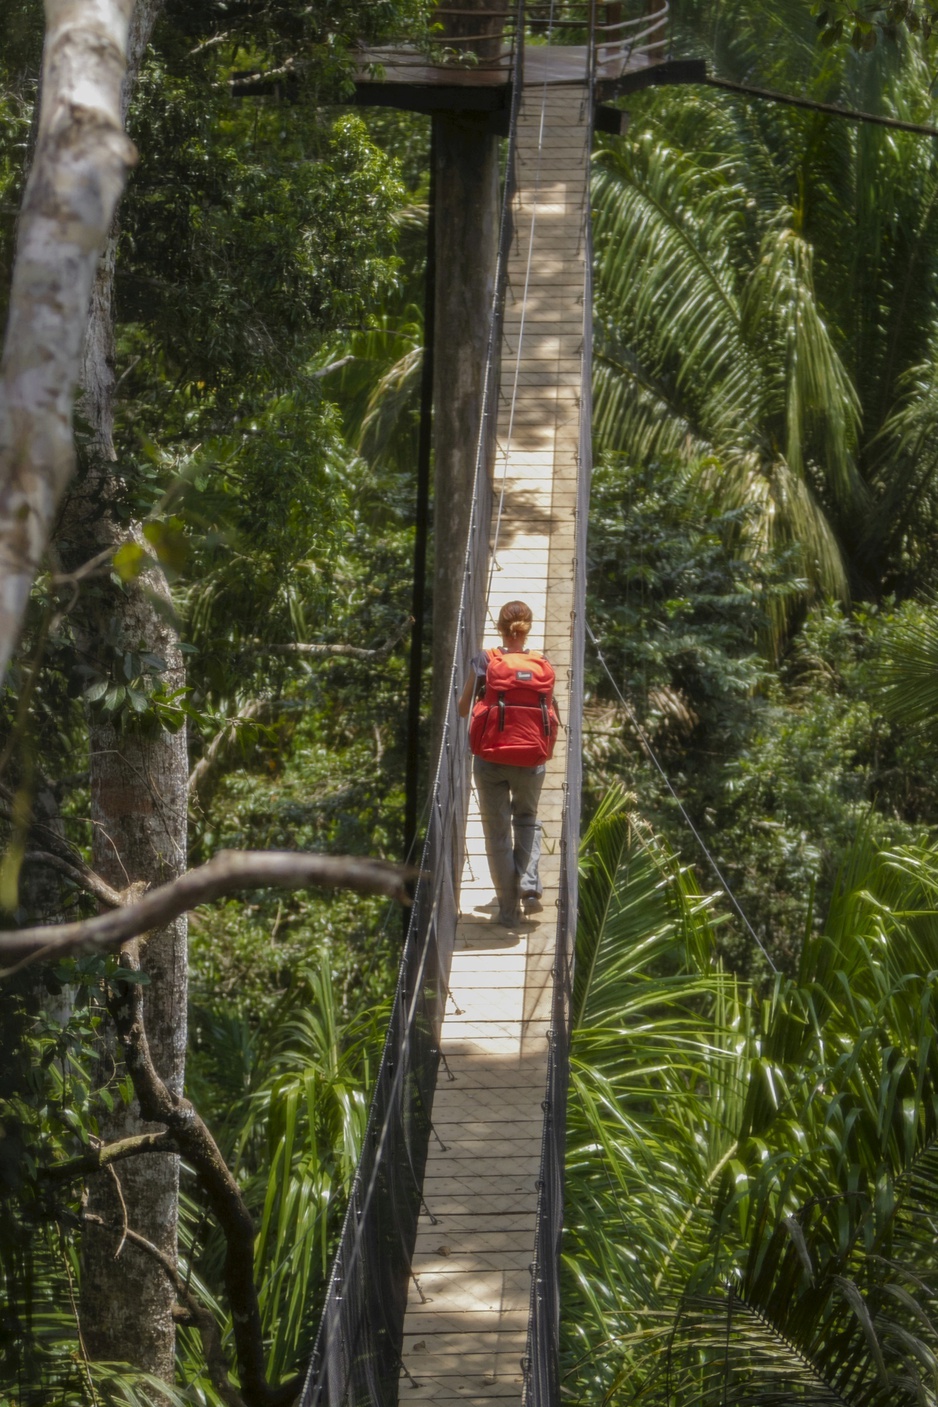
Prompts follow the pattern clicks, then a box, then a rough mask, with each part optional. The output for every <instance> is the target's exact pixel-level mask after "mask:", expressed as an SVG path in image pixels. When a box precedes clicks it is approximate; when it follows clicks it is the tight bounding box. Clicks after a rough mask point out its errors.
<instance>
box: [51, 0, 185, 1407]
mask: <svg viewBox="0 0 938 1407" xmlns="http://www.w3.org/2000/svg"><path fill="white" fill-rule="evenodd" d="M161 8H162V0H137V3H136V5H135V6H134V9H133V14H132V17H131V25H130V35H129V41H128V56H127V64H126V69H125V73H124V77H123V82H122V86H121V94H120V114H119V115H120V118H121V120H122V122H126V118H127V111H128V107H129V103H130V98H131V93H132V89H133V85H134V83H135V81H136V77H137V74H138V72H139V68H140V64H141V62H142V59H143V56H144V53H145V51H146V46H147V43H148V41H149V38H150V34H151V33H152V29H153V25H154V23H155V21H156V19H157V16H158V14H159V12H160V9H161ZM117 235H118V231H117V228H116V225H115V226H112V228H111V231H110V237H109V239H108V242H107V246H106V249H105V251H104V255H103V257H102V259H101V260H100V264H99V267H98V272H97V278H96V280H95V283H94V287H93V291H92V297H91V307H90V317H89V322H88V332H87V337H86V340H85V345H84V351H83V358H82V367H81V385H82V400H81V410H82V415H83V418H84V419H85V421H86V423H87V424H88V425H89V426H90V428H91V443H90V446H89V449H88V453H87V455H86V457H85V458H86V463H85V464H84V466H83V470H82V473H81V474H80V476H79V478H78V479H77V480H76V481H75V483H74V484H73V486H72V489H71V491H70V493H69V495H68V498H67V501H66V503H65V505H64V507H63V512H62V516H61V522H60V526H59V531H58V536H57V546H58V550H59V552H60V554H61V557H62V560H63V562H64V563H65V565H66V566H67V567H68V568H70V569H74V568H75V567H77V566H78V565H80V563H81V562H83V561H87V560H88V559H89V558H92V557H95V556H97V555H98V554H99V553H102V552H106V551H107V550H109V549H110V550H112V551H113V550H115V549H116V548H117V547H118V546H119V545H120V543H121V542H122V541H125V540H126V539H127V536H128V528H127V525H126V522H124V521H122V520H121V518H120V517H119V516H118V513H117V507H118V502H117V501H118V498H119V496H120V494H121V493H122V491H123V488H124V484H123V481H122V477H121V473H120V470H119V466H118V465H117V463H116V454H115V450H114V391H115V378H114V269H115V264H116V251H117ZM129 532H130V535H131V536H135V537H137V539H138V540H139V541H140V542H141V544H142V541H143V540H142V535H141V532H140V528H139V526H137V527H134V526H131V528H130V530H129ZM72 619H73V621H74V623H75V628H76V630H77V631H78V633H79V634H80V635H81V637H82V646H83V650H84V652H85V654H86V657H87V658H89V659H91V660H96V661H97V662H98V664H99V666H100V668H101V669H102V671H103V672H107V670H108V668H109V667H110V666H111V665H112V664H113V662H114V660H115V659H116V658H119V657H120V655H121V654H122V652H123V651H124V650H137V649H139V648H140V646H141V644H142V643H143V644H145V646H146V649H147V650H148V651H150V652H151V653H153V654H154V655H158V656H160V657H161V658H162V659H163V660H164V661H165V665H166V668H165V671H164V672H163V673H162V675H161V676H160V681H161V683H162V684H163V685H164V686H165V687H166V688H168V689H170V690H176V689H181V688H182V687H183V686H184V684H185V668H184V664H183V658H182V653H181V651H180V649H179V640H178V637H177V633H176V629H175V626H174V625H173V623H172V621H173V612H172V602H171V599H170V592H169V588H168V585H167V583H166V580H165V578H164V576H163V574H162V572H161V571H159V569H157V568H153V569H151V570H149V571H147V572H146V573H145V574H144V575H143V576H142V577H141V578H140V579H139V580H138V581H136V582H134V583H131V584H129V585H127V586H125V587H124V588H118V587H115V586H114V585H113V584H112V583H111V582H110V580H109V579H104V580H101V581H99V582H97V583H95V584H93V585H87V586H86V587H84V588H83V589H82V591H81V594H80V597H79V601H78V605H77V607H76V609H75V610H74V612H73V613H72ZM105 641H106V643H105ZM89 742H90V747H89V770H90V788H91V820H92V827H93V836H92V866H93V868H94V870H95V871H96V872H97V873H98V874H99V875H100V876H101V877H102V878H103V879H104V880H106V881H107V882H108V883H109V884H111V885H113V886H114V888H115V889H118V890H125V889H126V888H127V887H128V886H130V885H134V886H137V885H139V886H140V888H141V889H142V888H144V887H147V886H157V885H162V884H166V883H169V882H171V881H173V880H175V879H177V878H178V877H179V876H180V875H181V874H182V873H183V872H184V871H185V869H186V849H187V845H186V842H187V809H188V808H187V799H188V791H187V784H188V759H187V754H186V738H185V731H184V730H182V731H180V732H179V733H176V734H170V733H167V732H164V731H162V730H160V729H158V728H152V727H151V728H143V729H141V728H139V727H134V726H132V725H128V726H126V727H124V728H118V727H116V726H115V724H114V723H113V722H112V721H109V720H108V718H106V717H103V716H101V715H100V714H99V715H94V714H93V715H92V716H91V718H90V720H89ZM144 968H145V971H146V973H147V976H148V978H149V984H148V986H147V988H146V992H145V996H144V1004H145V1010H146V1022H147V1029H148V1032H149V1040H150V1049H151V1054H152V1057H153V1062H154V1065H155V1067H156V1070H157V1071H158V1073H159V1076H160V1078H161V1079H162V1080H163V1081H164V1083H165V1084H166V1087H167V1088H168V1090H169V1091H170V1093H171V1094H172V1095H173V1096H174V1097H176V1098H178V1097H180V1096H181V1094H182V1088H183V1078H184V1071H185V1052H186V1036H187V1026H186V1000H187V924H186V918H185V916H184V915H180V916H178V917H177V918H175V919H173V920H172V921H171V922H168V923H167V924H165V925H164V926H163V927H161V928H159V929H157V930H156V931H155V932H153V934H152V935H151V937H150V940H149V942H148V943H147V947H146V954H145V959H144ZM113 1058H114V1053H113V1052H111V1051H107V1052H105V1053H104V1058H103V1062H102V1078H103V1079H105V1080H106V1079H108V1078H111V1077H112V1066H111V1062H112V1060H113ZM103 1124H104V1126H103V1127H102V1129H101V1136H102V1137H103V1138H105V1139H107V1140H113V1139H120V1138H127V1137H132V1136H136V1135H138V1134H141V1133H147V1132H152V1131H153V1126H152V1125H151V1124H149V1123H147V1122H146V1121H145V1120H143V1119H142V1118H141V1116H140V1111H139V1108H138V1106H137V1104H136V1103H134V1104H133V1105H131V1106H130V1107H125V1106H123V1105H119V1107H117V1108H115V1110H114V1112H113V1114H111V1115H109V1116H108V1117H107V1118H106V1120H104V1121H103ZM178 1201H179V1160H178V1158H177V1157H175V1156H173V1155H172V1154H160V1155H158V1156H154V1157H152V1158H146V1159H140V1160H137V1161H134V1162H131V1163H129V1164H128V1165H127V1166H126V1167H122V1168H121V1169H120V1170H119V1171H117V1170H112V1171H111V1172H109V1173H100V1174H98V1175H96V1176H95V1177H93V1178H92V1179H91V1180H90V1181H89V1184H88V1192H87V1199H86V1211H87V1214H88V1219H87V1222H86V1228H85V1232H84V1235H83V1237H82V1274H81V1292H80V1300H79V1310H80V1316H81V1323H82V1337H83V1340H84V1343H85V1347H86V1348H87V1351H88V1352H89V1354H90V1355H91V1357H92V1358H96V1359H106V1360H111V1361H114V1360H117V1361H123V1362H130V1363H133V1364H134V1366H135V1367H138V1368H140V1369H144V1370H146V1371H147V1372H150V1373H153V1374H154V1375H156V1376H157V1377H162V1378H164V1379H166V1380H167V1381H170V1380H171V1379H172V1376H173V1358H174V1351H175V1321H174V1315H173V1303H174V1297H175V1296H174V1288H173V1284H172V1281H171V1279H170V1277H168V1276H167V1275H166V1273H165V1270H164V1269H163V1267H162V1266H161V1265H160V1264H159V1263H158V1261H157V1260H156V1259H154V1257H153V1256H151V1255H148V1254H147V1253H146V1252H145V1251H144V1250H142V1249H141V1248H140V1246H139V1245H138V1244H136V1243H135V1242H134V1241H133V1239H132V1238H128V1240H127V1242H126V1244H124V1246H123V1248H122V1249H121V1251H120V1254H119V1255H115V1252H116V1250H117V1247H118V1245H119V1244H120V1239H121V1238H120V1232H119V1231H118V1232H117V1234H115V1232H114V1230H113V1228H114V1227H118V1228H120V1227H121V1226H122V1225H123V1224H124V1223H125V1221H126V1224H127V1225H128V1226H129V1227H130V1228H131V1229H132V1230H133V1231H134V1232H136V1233H137V1235H138V1236H139V1237H142V1238H143V1239H145V1240H146V1241H147V1242H149V1243H151V1244H152V1245H154V1246H156V1247H157V1248H158V1249H159V1251H160V1253H161V1254H162V1256H163V1257H164V1258H165V1259H166V1261H167V1262H168V1263H171V1264H175V1263H176V1256H177V1223H178Z"/></svg>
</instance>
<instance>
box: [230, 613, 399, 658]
mask: <svg viewBox="0 0 938 1407" xmlns="http://www.w3.org/2000/svg"><path fill="white" fill-rule="evenodd" d="M413 623H414V618H413V616H408V617H407V619H406V620H405V621H403V622H402V623H401V627H400V629H399V630H398V631H397V633H396V634H395V635H393V636H392V637H391V639H390V640H385V642H384V644H383V645H379V646H378V648H377V649H375V650H365V649H362V648H361V647H360V646H359V645H344V644H338V645H321V644H318V643H316V644H309V645H306V644H303V643H301V642H300V641H292V642H290V643H288V644H285V645H268V644H267V643H266V641H263V640H255V641H254V648H255V650H257V651H258V653H263V654H267V655H317V656H320V657H325V658H327V659H330V658H337V657H343V656H344V657H345V658H348V659H353V660H370V661H371V662H372V664H381V663H383V661H384V660H386V659H390V657H391V654H392V652H393V650H394V648H395V646H397V645H399V644H400V642H401V641H402V640H403V638H404V636H405V635H406V634H407V631H408V630H409V629H410V627H411V626H412V625H413Z"/></svg>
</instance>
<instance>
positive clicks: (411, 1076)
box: [300, 0, 659, 1407]
mask: <svg viewBox="0 0 938 1407" xmlns="http://www.w3.org/2000/svg"><path fill="white" fill-rule="evenodd" d="M600 8H601V9H602V10H604V11H605V14H604V16H603V19H604V22H605V28H603V27H602V26H600V25H598V24H597V6H596V3H595V0H590V3H587V4H561V3H553V2H552V0H545V2H544V3H540V4H531V3H528V4H527V6H526V5H525V0H517V3H516V4H515V6H514V8H513V9H512V10H511V11H510V12H509V11H508V10H506V11H505V13H504V19H505V23H506V24H508V25H509V26H510V31H511V32H510V39H509V40H508V41H506V42H508V43H510V49H511V79H512V96H511V107H510V114H511V115H510V123H509V138H508V150H507V162H506V169H505V180H504V187H503V196H502V206H501V216H500V233H499V246H498V258H497V264H496V274H495V284H494V294H493V298H492V304H491V309H490V323H489V333H488V347H487V356H486V367H485V378H484V389H483V396H482V407H481V416H480V424H479V431H478V441H477V449H476V465H475V489H474V497H473V504H472V512H471V520H470V526H469V532H468V539H467V542H466V546H465V553H464V558H463V578H462V596H461V604H460V611H459V624H458V630H457V634H456V639H455V643H454V649H453V657H452V664H451V672H450V687H449V694H448V706H447V712H446V717H445V720H444V722H443V726H442V741H441V746H440V752H439V757H438V760H437V765H436V772H435V776H434V779H433V784H432V788H431V794H430V802H429V815H428V821H427V831H426V839H425V843H424V848H423V854H422V859H421V871H422V877H421V879H420V880H419V882H418V885H417V888H416V893H415V896H414V903H413V908H412V911H411V916H410V924H409V928H408V933H407V937H406V941H405V944H404V950H403V955H402V959H401V964H400V969H399V975H398V982H397V988H396V992H395V997H394V1003H393V1008H392V1014H391V1019H390V1023H389V1027H388V1032H387V1037H386V1040H385V1045H384V1051H383V1056H382V1060H381V1063H380V1067H379V1070H378V1073H377V1078H376V1082H375V1088H374V1092H373V1097H372V1102H371V1106H370V1113H369V1119H368V1125H367V1129H366V1133H365V1139H364V1144H363V1148H362V1152H361V1158H360V1162H359V1166H358V1169H357V1172H356V1175H355V1178H354V1181H353V1185H352V1189H351V1193H350V1197H349V1204H348V1208H347V1213H346V1217H345V1221H344V1225H343V1229H342V1233H341V1238H340V1244H339V1248H338V1251H337V1254H336V1257H335V1261H334V1264H333V1267H332V1272H331V1276H330V1281H329V1286H328V1290H327V1295H326V1301H325V1307H324V1311H323V1316H322V1320H321V1324H320V1328H319V1333H318V1336H317V1339H316V1343H315V1348H314V1351H313V1354H312V1358H311V1361H310V1367H309V1373H308V1376H307V1380H306V1383H305V1387H304V1390H303V1393H302V1396H301V1398H300V1403H301V1407H394V1404H396V1402H397V1397H398V1380H399V1375H400V1371H401V1348H400V1346H401V1339H402V1333H403V1325H404V1317H405V1312H406V1308H407V1299H408V1291H409V1286H410V1281H411V1260H412V1254H413V1248H414V1243H415V1238H416V1233H417V1223H418V1217H419V1216H420V1213H421V1210H422V1208H423V1206H424V1204H423V1195H422V1187H423V1176H424V1168H425V1165H426V1159H427V1149H428V1144H429V1140H430V1139H431V1138H432V1137H433V1136H434V1132H433V1125H432V1108H433V1097H434V1091H435V1088H436V1082H437V1074H438V1068H439V1065H440V1060H441V1028H442V1023H443V1016H444V1009H445V1004H446V998H447V976H448V973H449V968H450V960H451V958H452V953H453V946H454V939H455V932H456V923H457V917H458V913H459V886H460V877H461V873H462V867H463V858H464V833H465V823H466V814H467V809H468V802H469V790H470V767H469V763H470V758H469V753H468V748H467V740H466V727H465V724H464V723H463V721H462V720H460V718H459V716H458V713H457V702H458V695H459V692H460V690H461V686H462V682H463V680H464V679H465V678H466V677H467V675H468V673H469V668H470V660H471V657H472V655H473V654H474V653H475V651H476V650H477V649H478V648H479V644H480V642H481V639H482V636H483V633H484V623H485V622H484V617H485V610H486V602H485V596H486V589H485V588H486V582H487V579H488V568H489V550H490V522H491V518H492V495H493V490H492V463H493V454H494V444H495V426H496V414H497V409H498V393H499V379H498V378H499V365H498V363H499V348H500V341H501V324H502V313H503V307H504V292H505V276H506V265H507V259H508V253H509V247H510V243H511V240H512V234H513V231H512V220H511V210H512V200H513V196H514V194H515V185H516V175H517V170H516V133H517V126H518V114H519V110H520V104H521V95H522V89H523V81H524V57H525V42H524V40H525V35H526V32H528V31H533V32H534V33H535V34H537V33H538V26H540V35H541V37H546V40H547V43H548V45H549V44H550V43H551V42H552V41H553V40H555V38H556V37H557V36H558V35H560V36H572V37H573V38H574V40H576V41H578V42H579V41H580V40H581V38H584V37H585V39H586V43H587V62H586V64H585V65H584V69H583V80H582V81H583V83H584V87H585V89H586V99H587V100H588V101H590V102H592V100H593V96H594V94H593V85H594V83H595V78H596V73H597V65H598V61H599V57H601V56H600V54H599V47H600V46H604V47H605V46H606V45H607V44H608V42H609V36H610V30H609V27H610V26H612V32H613V38H614V40H615V42H620V41H621V42H626V41H625V40H624V39H623V31H622V30H621V25H622V23H623V21H622V20H621V18H620V13H621V11H622V9H623V8H624V7H622V6H613V5H608V6H602V7H600ZM610 12H611V13H610ZM465 13H466V12H465V11H463V15H465ZM653 19H654V16H652V19H651V20H650V19H649V17H648V15H647V14H643V15H642V17H641V18H640V21H638V22H635V23H633V24H632V27H631V29H630V30H628V31H627V33H629V34H632V35H633V37H636V38H638V37H641V38H643V39H646V40H647V42H648V43H649V44H651V43H657V42H659V31H658V27H657V25H656V24H655V23H652V21H653ZM649 31H650V32H649ZM561 42H564V40H563V39H561ZM538 47H539V48H540V49H541V50H543V44H541V45H539V46H538ZM493 63H494V59H493ZM585 228H586V230H587V237H588V228H589V220H588V219H586V221H585ZM586 269H587V275H586V277H587V287H586V289H585V290H584V300H583V306H584V321H583V332H584V336H583V355H582V362H581V377H580V388H579V393H580V422H579V423H580V438H579V450H578V454H579V472H578V475H577V505H576V524H577V529H576V534H577V536H576V549H575V558H574V563H573V567H574V575H575V582H574V608H573V621H572V630H573V642H572V643H573V649H572V660H573V667H572V671H571V678H570V692H569V699H568V717H567V721H566V727H567V741H568V747H567V772H566V781H565V801H564V807H563V816H562V822H561V832H560V851H561V875H560V887H559V899H558V916H557V926H556V939H555V944H556V946H555V950H554V960H553V997H552V1006H551V1023H550V1031H549V1034H548V1059H547V1078H546V1084H545V1088H544V1098H543V1103H542V1109H543V1115H544V1118H543V1137H542V1145H541V1159H540V1173H539V1178H538V1184H537V1185H538V1197H537V1213H536V1232H535V1250H534V1262H533V1264H532V1267H531V1271H532V1282H531V1302H530V1315H529V1328H528V1337H527V1349H526V1354H525V1359H524V1401H525V1403H526V1404H527V1407H548V1404H550V1407H556V1404H557V1403H558V1402H559V1380H558V1376H559V1375H558V1357H557V1353H558V1340H559V1326H560V1294H559V1279H558V1276H559V1249H560V1237H561V1232H562V1225H563V1167H564V1142H565V1109H566V1090H567V1081H568V1054H569V1033H570V1032H569V1025H570V1022H569V1013H570V996H571V990H572V969H573V946H574V937H575V928H576V908H577V858H578V848H579V817H580V797H581V765H580V759H581V752H582V748H581V720H582V702H583V696H582V689H583V686H582V673H583V669H582V661H583V652H584V632H585V618H584V607H585V569H586V522H587V510H588V498H589V480H590V467H591V451H590V372H591V365H590V346H591V326H590V323H591V317H590V310H591V301H590V288H589V258H588V257H587V259H586ZM431 1210H432V1209H431Z"/></svg>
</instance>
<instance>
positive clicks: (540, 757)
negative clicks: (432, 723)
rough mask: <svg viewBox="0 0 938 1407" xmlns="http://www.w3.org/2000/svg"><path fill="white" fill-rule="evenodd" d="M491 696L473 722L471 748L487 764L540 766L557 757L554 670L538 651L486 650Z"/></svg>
mask: <svg viewBox="0 0 938 1407" xmlns="http://www.w3.org/2000/svg"><path fill="white" fill-rule="evenodd" d="M486 658H487V660H488V667H487V669H486V671H485V693H484V694H483V696H482V698H481V699H478V700H477V702H476V704H475V707H474V708H473V710H472V718H471V719H470V722H469V746H470V748H471V749H472V751H473V752H474V753H475V755H476V756H477V757H483V758H485V760H486V762H504V763H507V764H508V765H509V766H511V767H537V766H538V765H539V764H540V763H541V762H546V761H547V760H548V758H550V757H552V756H553V754H554V743H555V742H556V741H557V714H556V713H555V712H554V678H555V676H554V670H553V666H552V665H551V663H550V661H549V660H546V659H545V658H544V656H543V655H542V654H541V653H540V651H538V650H529V651H528V652H527V653H524V652H522V651H502V650H492V651H486Z"/></svg>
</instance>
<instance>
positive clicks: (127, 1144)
mask: <svg viewBox="0 0 938 1407" xmlns="http://www.w3.org/2000/svg"><path fill="white" fill-rule="evenodd" d="M178 1152H179V1149H178V1148H177V1146H176V1141H175V1139H174V1138H173V1136H172V1134H169V1133H166V1132H165V1131H164V1132H162V1133H138V1134H134V1135H133V1137H131V1138H120V1139H118V1140H117V1141H116V1142H115V1143H102V1144H101V1146H100V1147H99V1148H89V1150H88V1152H87V1153H83V1154H82V1155H81V1157H80V1158H70V1159H69V1160H68V1162H67V1163H52V1164H51V1166H49V1167H47V1168H42V1169H41V1170H40V1176H41V1177H43V1178H46V1179H47V1180H48V1181H50V1182H72V1181H73V1180H74V1179H75V1178H77V1177H87V1176H88V1174H89V1173H93V1172H100V1171H101V1170H102V1169H103V1168H109V1167H111V1166H112V1165H113V1164H114V1163H120V1162H123V1160H124V1159H125V1158H136V1157H138V1156H139V1155H140V1154H141V1153H178Z"/></svg>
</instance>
